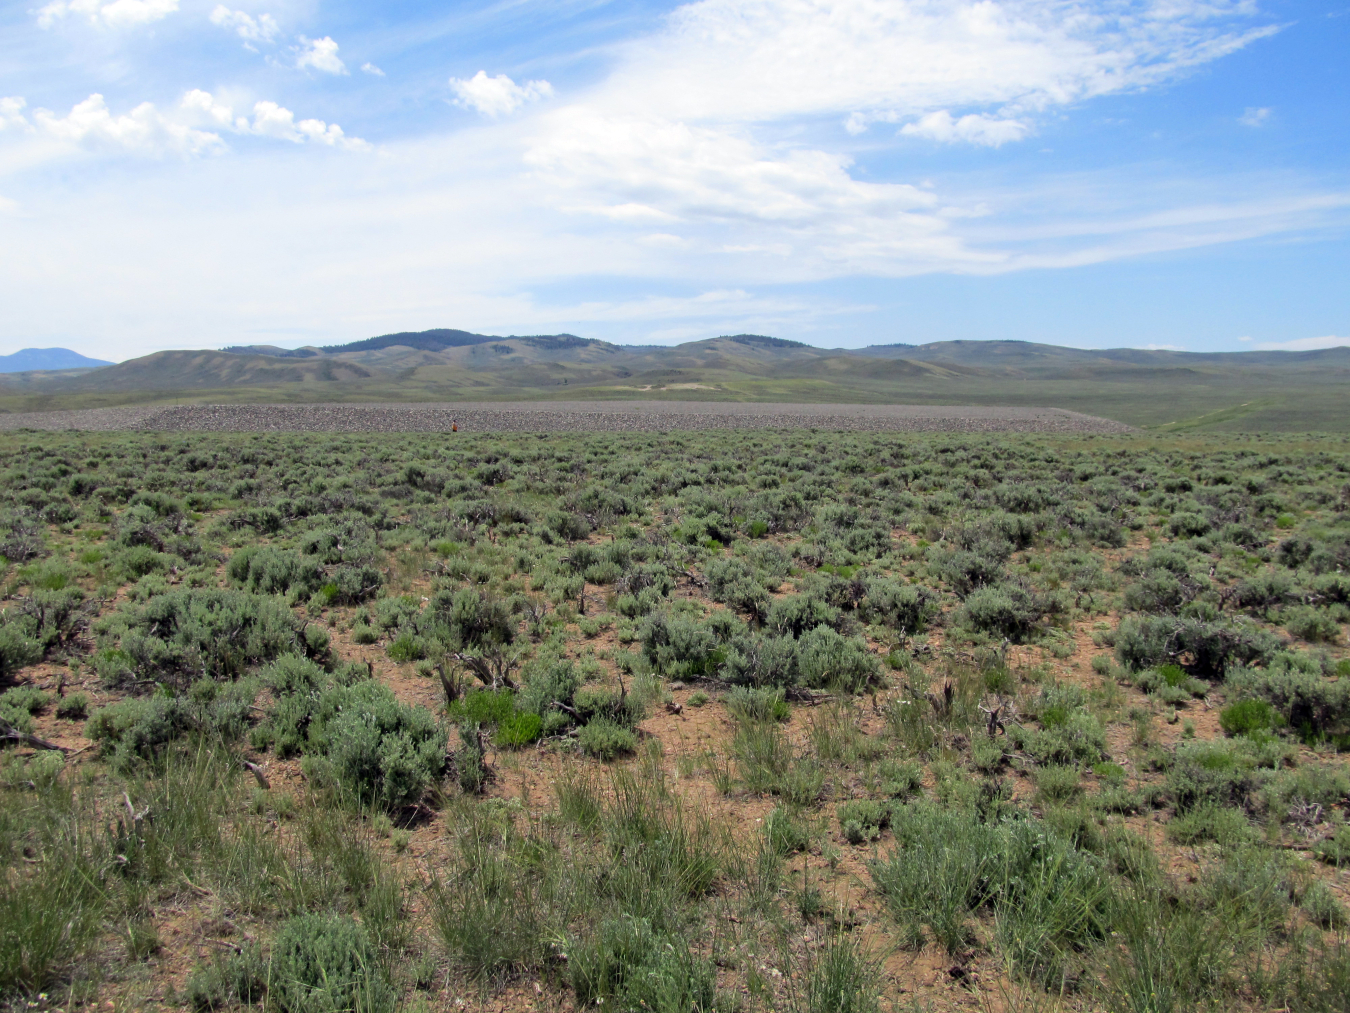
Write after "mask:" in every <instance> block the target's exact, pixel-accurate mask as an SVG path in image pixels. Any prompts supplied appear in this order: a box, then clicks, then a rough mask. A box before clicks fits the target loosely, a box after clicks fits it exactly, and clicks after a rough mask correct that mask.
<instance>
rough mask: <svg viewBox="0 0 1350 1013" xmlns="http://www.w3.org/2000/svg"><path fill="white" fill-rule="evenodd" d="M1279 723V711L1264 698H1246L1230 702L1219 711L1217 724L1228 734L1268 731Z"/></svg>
mask: <svg viewBox="0 0 1350 1013" xmlns="http://www.w3.org/2000/svg"><path fill="white" fill-rule="evenodd" d="M1280 724H1281V718H1280V714H1279V712H1278V711H1277V710H1276V709H1275V708H1274V707H1272V706H1271V705H1270V704H1269V703H1267V702H1266V701H1265V700H1254V699H1251V698H1248V699H1246V700H1239V701H1237V702H1236V703H1231V704H1229V705H1228V706H1227V707H1225V708H1224V709H1223V710H1222V711H1220V712H1219V725H1220V727H1222V728H1223V730H1224V731H1225V732H1227V733H1228V734H1229V735H1250V734H1251V733H1252V732H1255V731H1269V730H1270V729H1272V728H1277V727H1279V725H1280Z"/></svg>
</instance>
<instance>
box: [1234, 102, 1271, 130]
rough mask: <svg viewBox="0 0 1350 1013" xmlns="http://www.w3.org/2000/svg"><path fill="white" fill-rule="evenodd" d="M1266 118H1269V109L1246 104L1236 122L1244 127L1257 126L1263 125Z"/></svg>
mask: <svg viewBox="0 0 1350 1013" xmlns="http://www.w3.org/2000/svg"><path fill="white" fill-rule="evenodd" d="M1268 119H1270V110H1269V109H1266V108H1264V107H1263V108H1257V107H1255V106H1248V107H1247V109H1246V110H1245V111H1244V112H1243V114H1242V115H1241V116H1239V117H1238V122H1239V123H1241V124H1242V125H1243V126H1244V127H1259V126H1263V125H1264V124H1265V122H1266V120H1268Z"/></svg>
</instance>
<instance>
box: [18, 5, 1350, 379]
mask: <svg viewBox="0 0 1350 1013" xmlns="http://www.w3.org/2000/svg"><path fill="white" fill-rule="evenodd" d="M0 43H2V44H0V306H2V307H3V309H0V353H7V352H12V351H15V350H16V349H19V348H24V347H49V346H64V347H68V348H72V349H75V350H76V351H79V352H82V353H83V354H86V355H91V356H95V357H98V358H105V359H114V360H121V359H125V358H130V357H134V356H138V355H144V354H147V353H150V352H153V351H158V350H162V349H167V348H215V347H221V346H224V345H230V344H275V345H281V346H286V347H296V346H300V345H307V344H333V343H339V342H344V341H351V340H356V339H359V338H364V337H369V336H371V335H375V334H384V333H389V332H393V331H403V330H422V329H426V328H432V327H454V328H462V329H466V330H473V331H480V332H483V333H492V334H540V333H544V334H548V333H559V332H568V333H573V334H579V335H582V336H585V337H594V338H602V339H604V340H608V341H614V342H618V343H627V344H674V343H678V342H681V341H688V340H697V339H701V338H707V337H712V336H716V335H718V334H731V333H741V332H750V333H760V334H772V335H777V336H780V337H787V338H793V339H796V340H799V341H805V342H808V343H810V344H814V345H821V346H826V347H844V348H849V347H860V346H864V345H869V344H885V343H893V342H906V343H915V344H918V343H923V342H926V341H938V340H949V339H957V338H963V339H994V338H1001V339H1016V340H1027V341H1043V342H1047V343H1051V344H1061V345H1071V346H1076V347H1084V348H1108V347H1135V348H1147V347H1162V348H1178V349H1185V350H1189V351H1236V350H1242V349H1291V350H1303V349H1313V348H1323V347H1331V346H1334V345H1341V344H1350V283H1348V282H1347V279H1350V0H1106V2H1101V0H1081V2H1068V0H1039V2H1038V0H973V2H972V0H832V2H826V0H698V2H693V3H685V4H673V3H657V2H644V0H609V2H606V0H547V2H539V0H496V2H481V0H474V2H452V3H439V4H428V3H419V2H412V0H392V2H386V3H381V4H369V3H346V2H326V0H324V2H320V0H228V2H226V3H217V2H214V0H207V2H197V0H24V2H20V3H0Z"/></svg>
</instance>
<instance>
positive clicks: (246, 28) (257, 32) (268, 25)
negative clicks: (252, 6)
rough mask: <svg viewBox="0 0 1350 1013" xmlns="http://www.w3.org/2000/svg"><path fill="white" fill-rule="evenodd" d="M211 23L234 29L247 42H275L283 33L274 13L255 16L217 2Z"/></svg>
mask: <svg viewBox="0 0 1350 1013" xmlns="http://www.w3.org/2000/svg"><path fill="white" fill-rule="evenodd" d="M211 24H213V25H218V26H219V27H221V28H226V29H230V30H232V31H233V32H234V33H235V34H236V35H238V36H239V37H240V38H241V39H243V40H244V41H245V42H246V43H248V42H261V43H269V42H275V41H276V39H277V37H278V36H279V35H281V26H280V25H279V24H277V21H276V18H274V17H272V15H270V14H259V15H258V16H257V17H256V18H255V17H254V16H253V15H252V14H249V13H247V12H245V11H232V10H230V8H228V7H226V6H225V5H224V4H217V5H216V8H215V10H213V11H212V12H211ZM334 48H335V49H336V47H334Z"/></svg>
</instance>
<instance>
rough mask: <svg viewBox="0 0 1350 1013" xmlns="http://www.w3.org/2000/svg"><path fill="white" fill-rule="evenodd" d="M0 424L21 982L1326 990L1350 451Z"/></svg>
mask: <svg viewBox="0 0 1350 1013" xmlns="http://www.w3.org/2000/svg"><path fill="white" fill-rule="evenodd" d="M0 454H2V455H3V458H2V459H3V462H4V467H5V470H4V472H3V473H2V474H0V492H2V493H3V508H2V512H0V555H3V556H4V558H5V560H6V563H5V569H4V575H3V580H4V587H3V589H0V590H3V592H4V595H5V600H4V602H3V611H0V736H3V740H4V748H3V751H0V864H2V865H3V876H2V877H0V995H3V999H0V1001H3V1002H5V1003H9V1004H11V1005H12V1006H13V1007H14V1008H15V1009H44V1010H45V1009H60V1010H67V1009H74V1008H86V1009H91V1008H93V1007H94V1006H95V1005H98V1006H100V1007H102V1008H106V1009H113V1010H140V1009H149V1008H184V1009H192V1010H195V1011H203V1010H216V1009H230V1008H235V1007H257V1006H262V1007H264V1008H266V1009H276V1010H282V1011H291V1013H301V1011H303V1013H310V1011H314V1013H319V1011H324V1013H332V1011H337V1010H353V1011H355V1010H361V1011H377V1010H378V1011H393V1010H395V1009H427V1010H432V1009H436V1010H440V1009H447V1010H453V1009H463V1008H467V1007H474V1008H483V1009H488V1008H491V1009H493V1010H527V1009H529V1010H567V1009H580V1008H581V1007H583V1006H585V1007H599V1008H609V1009H617V1010H621V1011H625V1013H626V1011H633V1013H636V1011H639V1010H644V1011H651V1010H658V1011H661V1013H676V1011H690V1010H697V1011H712V1010H721V1011H727V1013H731V1011H736V1010H745V1011H758V1010H766V1011H767V1010H791V1011H801V1013H870V1011H874V1010H877V1011H880V1010H887V1011H889V1010H892V1009H901V1010H907V1009H931V1010H947V1009H993V1010H1013V1009H1018V1010H1021V1009H1065V1010H1101V1009H1106V1010H1112V1011H1117V1010H1118V1011H1127V1010H1128V1011H1146V1010H1147V1011H1165V1010H1192V1009H1197V1008H1207V1009H1208V1008H1221V1009H1239V1010H1243V1009H1251V1010H1257V1009H1276V1008H1278V1009H1286V1010H1290V1011H1330V1010H1338V1011H1339V1010H1345V1009H1346V997H1347V995H1350V949H1348V948H1347V940H1346V930H1347V919H1348V917H1350V916H1348V915H1347V901H1348V900H1350V897H1348V896H1347V887H1348V886H1350V829H1347V827H1346V824H1345V816H1346V809H1347V806H1348V805H1350V769H1348V768H1347V764H1346V762H1345V760H1344V758H1343V757H1344V750H1346V749H1350V657H1348V656H1347V654H1348V652H1347V648H1346V642H1345V637H1346V623H1347V621H1348V620H1350V576H1347V572H1346V571H1347V570H1348V569H1350V442H1347V440H1346V439H1345V438H1343V437H1331V436H1327V437H1318V438H1294V437H1254V436H1231V437H1219V436H1205V437H1198V436H1185V435H1139V434H1122V435H1095V436H1094V435H1058V434H1048V435H1044V434H1043V435H1020V434H998V435H984V434H910V433H906V434H897V433H824V432H821V433H812V432H809V431H801V430H774V431H769V430H765V431H738V432H726V431H700V432H675V433H664V434H662V433H617V434H615V433H610V434H595V433H545V434H527V433H511V434H486V433H478V434H467V433H459V434H456V436H455V437H454V438H451V437H448V436H446V435H444V434H437V435H429V434H402V435H399V434H388V433H381V434H347V435H339V434H293V433H276V434H271V433H269V434H257V433H209V434H198V433H171V434H170V433H165V434H155V433H135V434H131V433H113V432H107V433H33V432H8V433H3V434H0Z"/></svg>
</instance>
